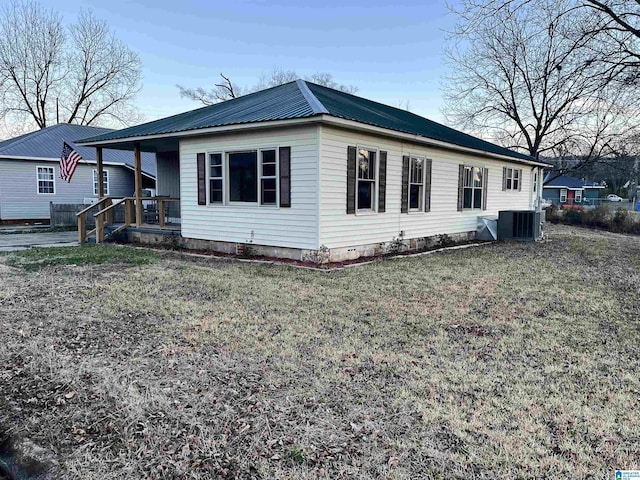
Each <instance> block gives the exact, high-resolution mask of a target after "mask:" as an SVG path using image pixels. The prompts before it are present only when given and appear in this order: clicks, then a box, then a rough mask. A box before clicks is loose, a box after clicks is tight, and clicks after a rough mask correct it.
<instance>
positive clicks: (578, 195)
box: [576, 190, 582, 203]
mask: <svg viewBox="0 0 640 480" xmlns="http://www.w3.org/2000/svg"><path fill="white" fill-rule="evenodd" d="M576 202H578V203H579V202H582V190H576Z"/></svg>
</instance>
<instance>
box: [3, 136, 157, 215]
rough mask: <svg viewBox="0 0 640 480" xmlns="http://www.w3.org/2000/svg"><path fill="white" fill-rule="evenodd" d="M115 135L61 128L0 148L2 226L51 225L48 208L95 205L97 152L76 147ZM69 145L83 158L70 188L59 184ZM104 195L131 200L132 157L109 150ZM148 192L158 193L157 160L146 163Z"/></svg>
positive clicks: (148, 157) (149, 158)
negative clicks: (20, 223)
mask: <svg viewBox="0 0 640 480" xmlns="http://www.w3.org/2000/svg"><path fill="white" fill-rule="evenodd" d="M112 131H113V130H111V129H107V128H97V127H89V126H84V125H72V124H58V125H54V126H51V127H47V128H44V129H42V130H37V131H35V132H31V133H27V134H25V135H21V136H19V137H15V138H12V139H9V140H5V141H3V142H0V221H2V222H18V221H47V220H48V219H49V212H50V209H49V204H50V202H53V203H65V204H82V203H91V202H93V201H95V200H96V199H97V193H98V192H97V181H98V175H97V169H96V150H95V148H89V147H85V146H82V145H77V144H76V143H75V142H76V141H77V140H79V139H81V138H86V137H87V136H91V135H103V134H107V133H109V132H112ZM63 140H64V141H66V142H67V143H68V144H69V145H70V146H71V147H72V148H74V149H75V150H76V151H77V152H78V153H79V154H80V155H81V156H82V158H83V160H82V161H81V162H80V163H79V164H78V167H77V169H76V172H75V174H74V176H73V178H72V180H71V182H70V183H67V182H65V181H64V180H62V179H61V178H60V168H59V164H58V162H59V161H60V153H61V151H62V142H63ZM103 158H104V164H105V167H104V175H103V177H104V183H103V185H104V191H105V194H106V195H110V196H116V197H122V196H131V195H133V190H134V187H133V185H134V158H133V154H132V153H131V152H127V151H123V150H112V149H105V150H104V152H103ZM142 175H143V178H144V183H145V188H154V187H155V176H156V164H155V155H154V154H153V153H147V154H145V155H143V158H142Z"/></svg>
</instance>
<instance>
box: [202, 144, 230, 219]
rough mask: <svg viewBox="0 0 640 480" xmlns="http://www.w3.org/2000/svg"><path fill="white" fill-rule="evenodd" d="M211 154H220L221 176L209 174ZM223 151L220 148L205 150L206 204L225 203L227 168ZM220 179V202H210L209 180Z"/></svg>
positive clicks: (215, 205) (219, 204)
mask: <svg viewBox="0 0 640 480" xmlns="http://www.w3.org/2000/svg"><path fill="white" fill-rule="evenodd" d="M211 155H220V159H221V166H222V177H212V176H211ZM225 156H226V154H225V152H224V151H221V150H212V151H209V152H207V185H206V188H207V205H208V206H212V207H220V206H224V205H227V181H226V179H227V168H226V163H227V162H226V161H225ZM218 179H221V180H222V202H216V203H212V202H211V180H218Z"/></svg>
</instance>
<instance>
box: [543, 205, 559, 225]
mask: <svg viewBox="0 0 640 480" xmlns="http://www.w3.org/2000/svg"><path fill="white" fill-rule="evenodd" d="M544 218H545V220H546V221H548V222H551V223H559V222H560V220H561V218H560V215H559V214H558V207H556V206H555V205H553V204H551V205H549V206H548V207H547V208H545V209H544Z"/></svg>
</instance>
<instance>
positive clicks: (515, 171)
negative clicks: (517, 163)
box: [505, 168, 522, 190]
mask: <svg viewBox="0 0 640 480" xmlns="http://www.w3.org/2000/svg"><path fill="white" fill-rule="evenodd" d="M521 172H522V170H520V169H519V168H506V169H505V190H520V182H521V179H520V176H521Z"/></svg>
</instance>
